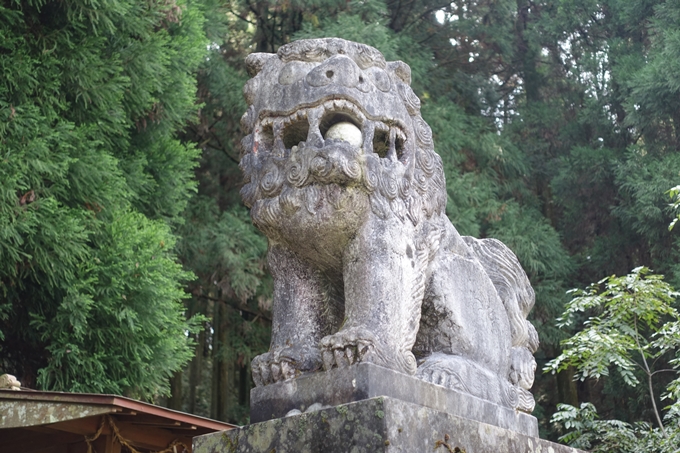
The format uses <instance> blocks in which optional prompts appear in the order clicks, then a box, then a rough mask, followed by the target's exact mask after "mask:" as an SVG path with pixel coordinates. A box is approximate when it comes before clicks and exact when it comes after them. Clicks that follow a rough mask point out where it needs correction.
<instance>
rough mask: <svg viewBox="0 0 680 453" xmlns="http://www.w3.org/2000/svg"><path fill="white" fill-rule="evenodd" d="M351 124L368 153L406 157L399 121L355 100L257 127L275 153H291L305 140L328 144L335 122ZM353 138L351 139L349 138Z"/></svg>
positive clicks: (270, 119) (263, 121)
mask: <svg viewBox="0 0 680 453" xmlns="http://www.w3.org/2000/svg"><path fill="white" fill-rule="evenodd" d="M341 123H348V125H345V127H346V128H349V129H352V126H353V127H354V128H356V130H357V134H359V133H360V136H361V139H360V142H361V148H362V149H363V151H364V153H375V154H377V155H378V156H379V157H381V158H386V159H390V160H402V158H403V157H404V149H405V148H404V144H405V142H406V134H405V133H404V128H403V127H402V126H401V125H400V124H397V123H396V122H393V121H391V122H389V123H387V122H385V121H382V120H376V119H371V118H368V117H367V116H366V114H365V113H364V112H363V111H362V110H361V109H360V108H359V107H357V106H356V105H355V104H354V103H353V102H351V101H348V100H346V99H331V100H327V101H325V102H322V103H321V104H319V105H316V106H313V107H306V108H301V109H298V110H296V111H294V112H293V113H291V114H289V115H287V116H275V117H274V116H268V117H265V118H262V119H261V120H260V121H259V124H258V125H257V126H256V127H255V131H256V132H255V140H256V141H257V142H258V143H259V144H260V145H263V146H264V147H265V148H266V149H269V150H271V152H272V153H273V154H276V155H280V156H288V155H289V154H290V152H291V149H292V148H293V147H295V146H299V145H300V143H301V142H305V145H306V146H316V147H318V148H321V147H323V146H325V145H326V140H327V133H328V131H329V130H330V129H331V128H332V127H333V126H335V125H339V124H341ZM348 141H349V140H348Z"/></svg>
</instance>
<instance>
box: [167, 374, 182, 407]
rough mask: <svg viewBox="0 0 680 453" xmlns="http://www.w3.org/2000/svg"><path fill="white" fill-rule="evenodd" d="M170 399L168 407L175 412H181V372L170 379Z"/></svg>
mask: <svg viewBox="0 0 680 453" xmlns="http://www.w3.org/2000/svg"><path fill="white" fill-rule="evenodd" d="M170 392H171V394H170V398H168V407H169V408H170V409H174V410H176V411H181V410H182V370H179V371H177V372H175V374H173V375H172V377H171V378H170Z"/></svg>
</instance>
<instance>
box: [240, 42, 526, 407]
mask: <svg viewBox="0 0 680 453" xmlns="http://www.w3.org/2000/svg"><path fill="white" fill-rule="evenodd" d="M246 64H247V67H248V70H249V73H250V75H251V76H252V78H251V79H250V80H249V81H248V83H247V84H246V86H245V88H244V95H245V98H246V101H247V102H248V104H249V106H248V110H247V112H246V113H245V115H244V116H243V118H242V120H241V123H242V128H243V130H244V131H245V133H246V134H247V135H246V137H245V138H244V139H243V141H242V158H241V168H242V170H243V173H244V182H245V184H244V186H243V189H242V191H241V194H242V196H243V199H244V201H245V203H246V204H247V205H248V206H249V207H251V216H252V219H253V222H254V223H255V225H256V226H257V227H258V228H260V229H261V230H262V231H263V232H264V233H265V234H266V235H267V237H268V238H269V254H268V262H269V267H270V270H271V272H272V275H273V277H274V308H273V310H274V319H273V333H272V344H271V348H270V351H269V352H268V353H266V354H263V355H261V356H259V357H257V358H255V360H254V361H253V377H254V380H255V383H256V384H257V385H266V384H269V383H273V382H278V381H282V380H287V379H291V378H293V377H295V376H298V375H300V374H302V373H311V372H315V371H317V370H320V369H321V368H324V369H331V368H333V367H346V366H349V365H351V364H354V363H358V362H372V363H375V364H377V365H380V366H383V367H386V368H391V369H394V370H397V371H400V372H402V373H406V374H411V375H414V374H415V375H416V376H417V377H419V378H421V379H423V380H426V381H429V382H433V383H436V384H440V385H444V386H447V387H450V388H454V389H457V390H461V391H464V392H467V393H471V394H473V395H475V396H478V397H480V398H483V399H486V400H489V401H492V402H494V403H496V404H501V405H503V406H506V407H512V408H517V409H520V410H524V411H529V412H530V411H531V410H532V409H533V406H534V401H533V397H532V396H531V394H530V393H529V392H528V389H529V388H530V387H531V385H532V383H533V373H534V369H535V366H536V364H535V361H534V359H533V355H532V353H533V352H534V351H535V350H536V348H537V347H538V337H537V335H536V331H535V329H534V328H533V326H531V324H530V323H528V322H527V320H526V316H527V314H528V312H529V310H530V309H531V307H532V306H533V303H534V293H533V290H532V289H531V285H530V284H529V281H528V279H527V276H526V274H525V273H524V271H523V270H522V268H521V266H520V264H519V262H518V261H517V258H516V257H515V255H514V254H513V253H512V252H511V251H510V250H509V249H508V248H507V247H506V246H505V245H503V244H502V243H501V242H500V241H497V240H494V239H483V240H478V239H474V238H469V237H461V236H460V235H459V234H458V233H457V232H456V230H455V228H454V227H453V225H451V223H450V222H449V221H448V219H447V218H446V216H445V212H444V211H445V206H446V199H447V197H446V190H445V182H444V173H443V168H442V162H441V158H440V157H439V156H438V155H437V154H436V153H435V152H434V144H433V140H432V131H431V129H430V127H429V126H428V125H427V123H425V121H424V120H423V118H422V117H421V115H420V100H419V99H418V97H417V96H416V95H415V94H414V92H413V90H411V88H410V86H409V84H410V68H409V67H408V66H407V65H406V64H404V63H402V62H400V61H396V62H386V61H385V59H384V57H383V55H382V54H381V53H380V52H379V51H377V50H376V49H374V48H372V47H369V46H366V45H363V44H358V43H354V42H349V41H345V40H341V39H335V38H329V39H314V40H302V41H296V42H293V43H291V44H288V45H286V46H283V47H281V48H280V49H279V51H278V53H277V54H261V53H260V54H257V53H256V54H251V55H250V56H249V57H248V58H247V60H246Z"/></svg>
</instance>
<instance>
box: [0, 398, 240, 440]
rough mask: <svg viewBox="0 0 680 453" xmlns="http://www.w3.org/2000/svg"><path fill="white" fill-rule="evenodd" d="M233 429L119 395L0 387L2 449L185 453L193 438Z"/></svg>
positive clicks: (0, 436)
mask: <svg viewBox="0 0 680 453" xmlns="http://www.w3.org/2000/svg"><path fill="white" fill-rule="evenodd" d="M235 427H236V425H232V424H229V423H224V422H219V421H216V420H211V419H208V418H204V417H198V416H196V415H191V414H187V413H184V412H179V411H174V410H171V409H166V408H164V407H160V406H155V405H153V404H148V403H143V402H141V401H137V400H133V399H130V398H125V397H122V396H117V395H100V394H87V393H62V392H41V391H30V390H29V391H12V390H0V445H2V446H3V451H4V450H5V448H6V451H21V452H24V453H51V452H55V453H57V452H60V453H61V452H71V451H73V452H79V451H83V452H84V453H86V452H88V451H95V450H96V451H97V452H98V453H119V452H127V451H130V452H134V451H135V450H136V451H139V452H151V451H153V452H156V451H162V450H167V449H168V448H170V450H169V451H172V452H173V453H181V452H182V449H181V448H179V447H181V446H184V447H185V450H187V451H191V439H192V438H193V437H194V436H199V435H202V434H207V433H211V432H215V431H225V430H229V429H233V428H235ZM172 445H175V446H177V448H174V449H172V448H171V447H172ZM12 447H13V448H12ZM88 447H90V448H88ZM92 448H94V450H93V449H92Z"/></svg>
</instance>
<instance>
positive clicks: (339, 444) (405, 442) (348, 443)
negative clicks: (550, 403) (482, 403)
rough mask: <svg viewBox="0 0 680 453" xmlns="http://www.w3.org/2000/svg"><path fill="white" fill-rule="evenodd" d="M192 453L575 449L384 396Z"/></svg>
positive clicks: (205, 439)
mask: <svg viewBox="0 0 680 453" xmlns="http://www.w3.org/2000/svg"><path fill="white" fill-rule="evenodd" d="M193 451H194V453H274V452H275V453H368V452H371V453H373V452H385V453H387V452H389V453H396V452H400V453H425V452H435V453H437V452H439V453H453V452H456V453H463V452H464V453H529V452H531V453H577V452H578V450H575V449H573V448H569V447H566V446H563V445H558V444H554V443H552V442H548V441H545V440H541V439H538V438H536V437H531V436H527V435H524V434H520V433H517V432H514V431H510V430H507V429H503V428H499V427H497V426H492V425H489V424H486V423H480V422H478V421H474V420H469V419H465V418H462V417H458V416H455V415H451V414H447V413H444V412H440V411H437V410H434V409H431V408H428V407H424V406H421V405H418V404H413V403H408V402H404V401H400V400H396V399H392V398H387V397H378V398H371V399H368V400H364V401H358V402H354V403H349V404H343V405H340V406H336V407H332V408H327V409H322V410H318V411H314V412H307V413H303V414H298V415H292V416H288V417H284V418H278V419H275V420H269V421H266V422H262V423H255V424H252V425H248V426H244V427H243V428H239V429H235V430H232V431H224V432H221V433H213V434H206V435H204V436H199V437H195V438H194V447H193Z"/></svg>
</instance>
